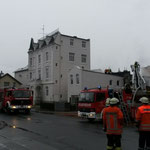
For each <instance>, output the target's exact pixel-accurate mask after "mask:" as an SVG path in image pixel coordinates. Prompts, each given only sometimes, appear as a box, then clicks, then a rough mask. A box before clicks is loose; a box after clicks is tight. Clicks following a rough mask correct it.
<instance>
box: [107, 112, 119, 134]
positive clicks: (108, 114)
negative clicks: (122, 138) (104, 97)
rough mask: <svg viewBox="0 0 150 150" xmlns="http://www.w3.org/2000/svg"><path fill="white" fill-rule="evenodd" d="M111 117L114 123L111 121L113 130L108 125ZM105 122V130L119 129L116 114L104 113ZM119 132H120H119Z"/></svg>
mask: <svg viewBox="0 0 150 150" xmlns="http://www.w3.org/2000/svg"><path fill="white" fill-rule="evenodd" d="M111 117H113V119H114V121H113V128H112V127H111V123H110V119H111ZM106 120H107V130H112V132H113V131H117V130H118V129H119V128H118V126H117V123H118V121H117V113H113V112H106ZM119 132H120V131H119Z"/></svg>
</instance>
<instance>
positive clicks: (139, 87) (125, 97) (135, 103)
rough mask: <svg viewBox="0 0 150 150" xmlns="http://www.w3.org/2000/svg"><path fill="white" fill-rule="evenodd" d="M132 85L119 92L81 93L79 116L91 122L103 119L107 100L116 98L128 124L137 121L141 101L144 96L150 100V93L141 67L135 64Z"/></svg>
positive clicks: (90, 91)
mask: <svg viewBox="0 0 150 150" xmlns="http://www.w3.org/2000/svg"><path fill="white" fill-rule="evenodd" d="M131 68H132V71H133V75H132V85H125V87H124V88H122V89H119V90H117V91H116V90H114V89H109V88H106V89H101V88H100V87H98V88H93V89H87V88H86V89H84V90H82V91H81V93H80V96H79V102H78V116H79V117H81V118H87V119H88V120H89V121H93V120H95V119H101V111H102V110H103V108H104V107H105V101H106V99H107V98H108V97H109V98H112V97H116V98H118V99H119V101H120V105H119V107H120V108H121V109H122V111H123V113H124V116H125V119H126V122H127V123H128V122H130V121H131V120H134V119H135V114H136V110H137V108H138V107H139V106H140V105H141V103H140V102H139V99H140V98H141V97H143V96H146V97H148V98H150V92H149V91H147V90H146V83H145V80H144V78H143V77H142V76H141V74H140V65H139V63H138V62H135V64H134V65H131Z"/></svg>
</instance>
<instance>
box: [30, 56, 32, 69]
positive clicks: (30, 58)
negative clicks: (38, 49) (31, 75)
mask: <svg viewBox="0 0 150 150" xmlns="http://www.w3.org/2000/svg"><path fill="white" fill-rule="evenodd" d="M31 66H32V58H30V67H31Z"/></svg>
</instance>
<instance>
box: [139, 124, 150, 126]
mask: <svg viewBox="0 0 150 150" xmlns="http://www.w3.org/2000/svg"><path fill="white" fill-rule="evenodd" d="M141 126H150V124H142V125H141Z"/></svg>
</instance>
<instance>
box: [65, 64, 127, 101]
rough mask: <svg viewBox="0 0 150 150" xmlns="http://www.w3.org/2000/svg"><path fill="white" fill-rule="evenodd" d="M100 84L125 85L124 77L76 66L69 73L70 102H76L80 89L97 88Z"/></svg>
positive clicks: (105, 85)
mask: <svg viewBox="0 0 150 150" xmlns="http://www.w3.org/2000/svg"><path fill="white" fill-rule="evenodd" d="M98 86H101V88H107V87H109V88H113V89H116V90H117V89H120V88H122V87H123V86H124V81H123V77H120V76H117V75H112V74H105V73H101V72H96V71H91V70H84V69H82V68H80V67H78V66H74V67H73V68H72V69H71V70H70V71H69V73H68V102H71V103H76V100H77V99H78V96H79V93H80V91H81V90H83V89H84V88H85V87H87V88H96V87H98Z"/></svg>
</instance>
